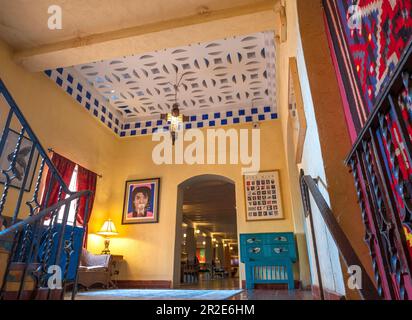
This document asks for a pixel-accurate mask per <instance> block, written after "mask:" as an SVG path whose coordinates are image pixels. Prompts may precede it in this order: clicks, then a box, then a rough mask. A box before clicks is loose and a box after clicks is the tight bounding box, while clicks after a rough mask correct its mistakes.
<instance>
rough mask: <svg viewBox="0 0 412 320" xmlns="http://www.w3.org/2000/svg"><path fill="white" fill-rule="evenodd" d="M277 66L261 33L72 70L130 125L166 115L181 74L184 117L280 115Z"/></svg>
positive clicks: (267, 35) (270, 37)
mask: <svg viewBox="0 0 412 320" xmlns="http://www.w3.org/2000/svg"><path fill="white" fill-rule="evenodd" d="M275 63H276V56H275V46H274V34H273V32H262V33H256V34H252V35H248V36H238V37H231V38H226V39H223V40H219V41H212V42H208V43H196V44H191V45H188V46H185V47H180V48H173V49H165V50H160V51H156V52H152V53H147V54H144V55H139V56H130V57H122V58H119V59H113V60H109V61H98V62H94V63H89V64H84V65H78V66H74V69H75V70H76V72H75V74H77V75H79V76H81V77H83V78H84V79H86V80H87V82H88V83H89V84H90V85H92V86H93V87H94V89H95V90H96V91H97V92H98V93H99V94H100V95H101V96H102V97H103V98H104V100H106V102H107V103H108V104H109V105H110V106H111V107H112V108H113V110H116V111H118V113H119V115H120V113H121V114H122V117H123V122H124V123H127V122H132V121H136V120H139V119H148V118H157V115H159V114H161V113H166V112H168V111H169V110H170V109H171V107H172V105H173V103H174V101H175V94H174V87H173V86H174V84H176V79H177V78H180V77H181V76H182V75H183V74H184V76H183V78H182V81H181V86H180V87H179V92H178V95H177V102H178V103H179V106H180V109H181V112H183V113H185V114H188V115H190V114H202V113H207V112H211V111H215V110H222V111H223V110H233V109H236V108H251V107H261V106H270V107H271V109H272V111H273V112H276V81H275V79H276V77H275V74H276V72H275Z"/></svg>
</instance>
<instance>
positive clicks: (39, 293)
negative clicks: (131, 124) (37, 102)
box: [0, 80, 92, 299]
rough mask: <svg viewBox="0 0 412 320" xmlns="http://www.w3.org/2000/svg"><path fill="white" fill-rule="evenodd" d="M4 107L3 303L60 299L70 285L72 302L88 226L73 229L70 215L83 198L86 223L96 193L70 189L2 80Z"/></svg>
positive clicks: (0, 173)
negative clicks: (54, 197)
mask: <svg viewBox="0 0 412 320" xmlns="http://www.w3.org/2000/svg"><path fill="white" fill-rule="evenodd" d="M0 106H1V107H2V109H1V110H0V116H1V118H0V121H1V122H2V123H1V124H2V128H3V131H2V135H1V140H0V164H2V167H1V168H0V179H1V180H0V182H1V183H2V186H1V185H0V188H1V187H2V189H3V190H2V193H1V197H0V227H1V228H0V242H1V243H2V244H3V254H2V255H1V256H0V259H7V263H6V270H5V273H4V275H3V278H2V279H0V281H1V280H2V282H1V289H0V299H62V298H63V297H64V294H65V288H66V284H68V282H73V283H74V287H73V291H72V298H74V296H75V293H76V290H75V289H76V288H77V283H76V282H77V269H78V265H79V262H80V261H79V260H80V258H79V257H80V252H81V249H82V242H83V234H84V231H85V226H79V225H77V222H76V219H74V221H73V222H72V223H73V225H69V224H68V217H69V210H70V206H71V204H72V203H73V202H74V203H75V204H76V206H75V208H76V211H77V210H78V208H79V201H80V199H82V198H86V200H85V202H86V205H85V209H84V210H85V219H84V221H87V214H88V212H89V209H88V203H89V197H90V196H91V194H92V193H91V191H82V192H72V191H70V190H69V188H68V187H67V185H66V184H65V182H64V181H63V179H62V177H61V175H60V174H59V172H58V171H57V169H56V167H55V166H54V165H53V163H52V161H51V159H50V158H49V157H48V155H47V153H46V151H45V149H44V148H43V147H42V145H41V144H40V141H39V139H38V138H37V136H36V135H35V134H34V132H33V130H32V129H31V127H30V125H29V124H28V122H27V120H26V119H25V117H24V116H23V114H22V113H21V111H20V109H19V108H18V106H17V104H16V103H15V101H14V100H13V98H12V96H11V95H10V93H9V92H8V90H7V89H6V87H5V85H4V83H3V82H2V81H1V80H0ZM0 130H1V129H0ZM13 136H14V140H13V138H12V137H13ZM16 136H17V137H16ZM10 141H11V142H10ZM10 143H12V145H11V146H10ZM10 150H11V152H10ZM37 157H38V158H40V162H38V161H37ZM4 163H6V164H7V165H6V167H4ZM35 172H37V178H36V180H35V184H34V189H33V193H32V194H29V192H28V191H27V190H30V189H31V188H30V184H31V183H32V181H31V177H30V176H34V175H35ZM46 172H47V175H48V176H49V177H50V179H49V181H48V182H47V184H48V185H45V180H46ZM56 185H57V187H58V196H57V201H56V202H55V203H52V204H51V205H49V207H47V205H46V204H48V203H50V201H49V199H50V193H51V190H52V189H53V188H55V186H56ZM16 187H17V188H16ZM12 189H13V190H12ZM16 189H17V190H16ZM0 191H1V189H0ZM24 199H28V200H27V201H24ZM42 199H43V201H42ZM23 202H25V205H26V206H23V205H22V204H23ZM61 212H63V214H61ZM77 214H78V212H76V215H77ZM46 221H47V223H45V222H46ZM76 239H77V241H76ZM4 252H6V253H4ZM5 257H6V258H5ZM74 257H76V259H74ZM51 266H57V267H59V268H60V271H61V273H55V276H57V277H58V276H60V275H61V278H60V279H61V287H59V286H58V283H56V286H53V288H50V283H49V280H50V278H51V276H52V274H50V269H49V268H50V267H51Z"/></svg>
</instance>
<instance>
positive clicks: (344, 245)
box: [301, 175, 381, 300]
mask: <svg viewBox="0 0 412 320" xmlns="http://www.w3.org/2000/svg"><path fill="white" fill-rule="evenodd" d="M301 186H302V187H304V188H307V190H308V191H310V194H311V195H312V197H313V200H314V201H315V203H316V205H317V207H318V209H319V211H320V213H321V215H322V218H323V221H324V222H325V224H326V226H327V228H328V230H329V232H330V233H331V235H332V238H333V240H334V241H335V243H336V246H337V248H338V250H339V253H340V255H341V257H342V260H343V261H344V262H345V264H346V267H349V266H352V265H356V266H359V267H360V269H361V271H362V288H361V289H359V294H360V295H361V297H362V299H365V300H380V299H381V297H380V296H379V294H378V291H377V290H376V287H375V285H374V283H373V282H372V280H371V279H370V278H369V276H368V273H367V272H366V269H365V267H364V266H363V264H362V263H361V261H360V259H359V257H358V256H357V254H356V252H355V250H354V249H353V247H352V245H351V243H350V241H349V239H348V237H347V236H346V234H345V233H344V232H343V230H342V228H341V226H340V225H339V223H338V221H337V220H336V218H335V216H334V214H333V212H332V210H331V208H330V207H329V204H328V203H327V202H326V200H325V198H324V197H323V195H322V193H321V192H320V191H319V189H318V187H317V185H316V182H315V180H314V179H313V178H312V177H311V176H308V175H305V176H303V177H302V178H301ZM324 292H325V290H324Z"/></svg>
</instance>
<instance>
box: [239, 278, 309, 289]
mask: <svg viewBox="0 0 412 320" xmlns="http://www.w3.org/2000/svg"><path fill="white" fill-rule="evenodd" d="M254 286H255V288H254V289H257V290H288V284H287V283H256V284H255V285H254ZM242 289H246V281H245V280H242ZM295 289H302V286H301V282H300V281H299V280H295Z"/></svg>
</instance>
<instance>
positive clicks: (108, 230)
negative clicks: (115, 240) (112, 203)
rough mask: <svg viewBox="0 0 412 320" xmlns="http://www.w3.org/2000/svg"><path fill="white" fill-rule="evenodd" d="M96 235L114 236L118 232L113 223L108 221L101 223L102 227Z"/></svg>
mask: <svg viewBox="0 0 412 320" xmlns="http://www.w3.org/2000/svg"><path fill="white" fill-rule="evenodd" d="M97 234H101V235H103V236H115V235H117V234H118V232H117V230H116V226H115V225H114V223H113V221H112V220H111V219H108V220H106V221H105V222H104V223H103V226H102V227H101V228H100V231H99V232H98V233H97Z"/></svg>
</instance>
